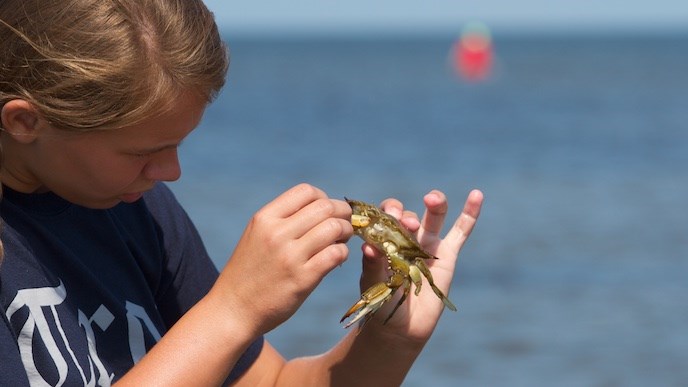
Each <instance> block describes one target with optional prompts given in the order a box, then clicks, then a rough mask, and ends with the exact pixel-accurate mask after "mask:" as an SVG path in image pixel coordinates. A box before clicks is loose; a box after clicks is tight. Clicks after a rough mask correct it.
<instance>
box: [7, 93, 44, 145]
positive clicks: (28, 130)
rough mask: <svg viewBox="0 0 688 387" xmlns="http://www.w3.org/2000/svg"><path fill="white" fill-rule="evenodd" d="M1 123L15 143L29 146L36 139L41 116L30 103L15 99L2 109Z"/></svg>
mask: <svg viewBox="0 0 688 387" xmlns="http://www.w3.org/2000/svg"><path fill="white" fill-rule="evenodd" d="M0 123H2V125H0V127H2V128H3V129H4V132H5V133H7V134H8V135H10V136H11V137H12V138H13V139H14V140H15V141H17V142H20V143H25V144H28V143H30V142H33V141H34V140H35V139H36V135H37V132H38V125H39V123H40V116H39V114H38V112H36V109H34V107H33V105H31V103H29V102H28V101H25V100H23V99H13V100H11V101H8V102H7V103H5V105H4V106H3V107H2V112H0Z"/></svg>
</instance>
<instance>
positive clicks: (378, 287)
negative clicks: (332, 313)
mask: <svg viewBox="0 0 688 387" xmlns="http://www.w3.org/2000/svg"><path fill="white" fill-rule="evenodd" d="M395 290H397V288H391V287H389V286H388V285H387V284H386V283H385V282H378V283H377V284H375V285H373V286H371V287H370V288H368V290H366V291H365V292H363V294H361V299H360V300H358V301H357V302H356V303H355V304H354V305H353V306H351V308H349V310H348V311H347V312H346V313H345V314H344V316H343V317H342V319H341V320H339V322H340V323H342V322H344V320H346V319H347V318H348V317H349V316H351V315H352V314H354V313H356V315H355V316H354V317H353V318H352V319H351V321H349V322H348V323H347V324H346V325H345V326H344V328H348V327H350V326H351V325H353V324H354V323H356V322H357V321H358V320H360V319H362V318H364V317H365V320H363V323H364V324H365V323H366V322H367V321H368V319H370V318H371V317H373V315H374V314H375V312H377V311H378V309H380V307H381V306H382V305H384V303H385V302H387V301H388V300H389V299H390V298H392V295H393V294H394V291H395Z"/></svg>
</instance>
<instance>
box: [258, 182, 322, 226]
mask: <svg viewBox="0 0 688 387" xmlns="http://www.w3.org/2000/svg"><path fill="white" fill-rule="evenodd" d="M326 198H327V195H326V194H325V192H323V191H322V190H320V189H319V188H317V187H314V186H312V185H310V184H299V185H297V186H294V187H292V188H290V189H289V190H287V191H285V192H284V193H282V194H281V195H279V196H278V197H277V198H275V200H273V201H272V202H270V203H268V204H267V205H266V206H265V207H263V210H264V211H265V212H267V213H269V214H271V215H273V216H276V217H280V218H288V217H289V216H291V215H293V214H295V213H296V212H297V211H299V210H301V209H302V208H303V207H305V206H306V205H308V204H309V203H311V202H313V201H315V200H318V199H326Z"/></svg>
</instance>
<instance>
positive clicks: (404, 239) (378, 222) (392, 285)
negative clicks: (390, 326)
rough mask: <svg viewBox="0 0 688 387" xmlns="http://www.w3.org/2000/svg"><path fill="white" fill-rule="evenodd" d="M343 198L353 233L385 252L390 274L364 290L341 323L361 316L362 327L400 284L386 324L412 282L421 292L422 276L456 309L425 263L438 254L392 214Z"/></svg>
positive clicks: (347, 325) (359, 319) (404, 297)
mask: <svg viewBox="0 0 688 387" xmlns="http://www.w3.org/2000/svg"><path fill="white" fill-rule="evenodd" d="M345 200H346V202H347V203H348V204H349V205H350V206H351V210H352V215H351V224H352V225H353V227H354V233H355V234H356V235H358V236H359V237H361V239H363V240H364V241H365V242H366V243H368V244H370V245H372V246H374V247H375V248H376V249H378V250H379V251H381V252H382V253H384V255H385V256H386V257H387V262H388V265H389V266H388V270H389V273H390V275H389V277H388V278H387V280H386V281H383V282H378V283H376V284H374V285H373V286H371V287H370V288H368V289H367V290H366V291H364V292H363V293H362V294H361V298H360V299H359V300H358V301H357V302H356V303H355V304H353V305H352V306H351V308H349V310H348V311H347V312H346V313H345V314H344V316H343V317H342V319H341V320H340V323H342V322H344V320H346V319H347V318H349V317H350V316H351V315H354V313H355V315H354V316H353V317H352V318H351V320H350V321H349V322H347V324H346V325H345V326H344V327H345V328H348V327H350V326H351V325H353V324H354V323H356V322H358V321H361V319H363V320H362V321H361V323H360V326H361V327H362V326H363V325H365V323H367V322H368V321H369V320H370V319H371V318H372V317H373V315H375V313H376V312H377V311H378V310H379V309H380V308H381V307H382V306H383V305H384V304H385V303H386V302H387V301H389V300H390V299H391V298H392V296H393V295H394V293H395V292H396V291H397V290H398V289H399V288H403V294H402V296H401V298H400V299H399V301H398V302H397V304H396V305H395V306H394V309H392V311H391V312H390V314H389V316H387V318H386V319H385V320H384V322H383V324H386V323H387V322H388V321H389V319H390V318H392V316H394V313H396V311H397V309H398V308H399V307H400V306H401V305H402V304H403V303H404V301H405V300H406V298H407V297H408V295H409V293H410V291H411V284H413V285H415V290H414V294H415V295H416V296H417V295H418V294H419V293H420V290H421V284H422V277H423V276H424V277H425V278H426V279H427V281H428V284H429V285H430V287H431V288H432V290H433V291H434V292H435V294H436V295H437V297H439V298H440V300H442V302H443V303H444V305H445V306H446V307H447V308H449V309H451V310H453V311H456V306H454V304H453V303H452V302H451V301H449V299H448V298H447V296H445V295H444V293H442V291H441V290H440V289H439V288H438V287H437V286H436V285H435V282H434V281H433V279H432V273H430V270H429V269H428V266H427V265H426V264H425V260H427V259H438V258H437V257H435V256H433V255H432V254H430V253H428V252H426V251H425V250H423V249H422V248H421V247H420V244H419V243H418V241H417V240H416V238H415V237H414V236H413V235H412V234H411V233H410V232H409V231H408V230H407V229H406V228H405V227H404V226H402V225H401V223H399V221H398V220H397V219H396V218H394V217H393V216H391V215H389V214H387V213H385V212H384V211H382V210H381V209H380V208H378V207H376V206H374V205H372V204H368V203H365V202H361V201H357V200H350V199H347V198H345Z"/></svg>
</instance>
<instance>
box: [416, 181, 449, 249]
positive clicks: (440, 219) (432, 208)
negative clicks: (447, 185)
mask: <svg viewBox="0 0 688 387" xmlns="http://www.w3.org/2000/svg"><path fill="white" fill-rule="evenodd" d="M423 201H424V202H425V207H426V211H425V214H424V215H423V220H422V221H421V222H420V229H419V230H418V239H419V240H423V239H424V238H426V237H435V238H437V237H438V236H439V234H440V232H441V231H442V226H443V225H444V219H445V217H446V215H447V209H448V208H449V206H448V204H447V197H446V196H445V195H444V193H442V192H441V191H438V190H433V191H431V192H430V193H428V194H427V195H425V197H424V198H423Z"/></svg>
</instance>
